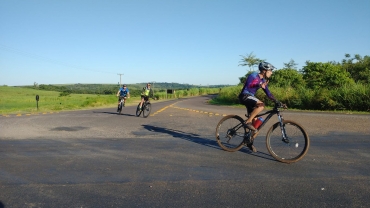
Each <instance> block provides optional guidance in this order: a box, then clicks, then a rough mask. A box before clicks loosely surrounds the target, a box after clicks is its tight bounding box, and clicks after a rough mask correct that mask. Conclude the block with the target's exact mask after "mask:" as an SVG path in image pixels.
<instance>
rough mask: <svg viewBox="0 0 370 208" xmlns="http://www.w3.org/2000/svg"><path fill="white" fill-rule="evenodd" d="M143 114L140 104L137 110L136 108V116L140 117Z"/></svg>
mask: <svg viewBox="0 0 370 208" xmlns="http://www.w3.org/2000/svg"><path fill="white" fill-rule="evenodd" d="M140 114H141V110H140V103H139V105H137V108H136V116H137V117H139V116H140Z"/></svg>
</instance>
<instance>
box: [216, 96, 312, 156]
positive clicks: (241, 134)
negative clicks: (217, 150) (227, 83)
mask: <svg viewBox="0 0 370 208" xmlns="http://www.w3.org/2000/svg"><path fill="white" fill-rule="evenodd" d="M280 108H284V109H287V107H286V105H284V104H282V103H280V102H275V106H274V108H273V109H272V110H269V111H267V112H264V113H259V114H258V115H257V116H256V118H258V117H261V116H264V115H267V117H266V118H265V120H264V121H263V122H262V124H261V125H260V126H259V127H258V128H257V131H256V132H255V131H251V130H249V129H248V128H246V127H245V122H246V120H247V119H248V118H249V112H247V114H245V116H246V117H247V119H245V120H244V119H242V118H241V117H240V116H238V115H227V116H225V117H223V118H222V119H221V120H220V122H219V123H218V124H217V127H216V140H217V143H218V145H219V146H220V147H221V148H222V149H223V150H226V151H228V152H235V151H238V150H240V149H241V148H242V147H243V146H244V145H248V144H253V141H254V139H255V138H256V136H257V135H258V133H259V131H260V130H261V128H263V127H264V126H265V124H266V123H267V122H268V121H269V120H270V118H271V117H272V116H274V115H277V117H278V122H276V123H275V124H273V125H272V126H271V127H270V129H269V130H268V131H267V135H266V147H267V150H268V152H269V153H270V154H271V156H272V157H273V158H275V159H276V160H278V161H280V162H283V163H293V162H297V161H299V160H301V159H302V158H303V157H304V156H305V155H306V153H307V151H308V148H309V146H310V139H309V137H308V134H307V132H306V131H305V130H304V128H303V127H302V126H301V125H299V124H298V123H297V122H295V121H290V120H284V119H283V116H282V115H281V113H280V110H279V109H280Z"/></svg>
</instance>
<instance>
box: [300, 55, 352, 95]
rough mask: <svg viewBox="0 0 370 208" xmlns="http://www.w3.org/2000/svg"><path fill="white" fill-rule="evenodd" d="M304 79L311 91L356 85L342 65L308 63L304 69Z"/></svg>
mask: <svg viewBox="0 0 370 208" xmlns="http://www.w3.org/2000/svg"><path fill="white" fill-rule="evenodd" d="M302 72H303V79H304V80H305V81H306V84H307V85H306V86H307V87H308V88H311V89H314V90H316V89H319V88H325V89H335V88H338V87H341V86H342V85H344V84H351V83H354V81H353V79H351V77H350V74H349V73H348V72H346V71H345V70H344V69H343V68H342V67H341V66H340V65H338V64H333V63H330V62H328V63H321V62H310V61H306V66H304V67H303V69H302Z"/></svg>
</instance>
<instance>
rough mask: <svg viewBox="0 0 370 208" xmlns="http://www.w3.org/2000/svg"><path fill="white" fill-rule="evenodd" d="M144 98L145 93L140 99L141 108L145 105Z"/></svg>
mask: <svg viewBox="0 0 370 208" xmlns="http://www.w3.org/2000/svg"><path fill="white" fill-rule="evenodd" d="M144 98H145V96H144V95H142V96H141V101H140V106H139V108H141V107H142V106H143V103H144Z"/></svg>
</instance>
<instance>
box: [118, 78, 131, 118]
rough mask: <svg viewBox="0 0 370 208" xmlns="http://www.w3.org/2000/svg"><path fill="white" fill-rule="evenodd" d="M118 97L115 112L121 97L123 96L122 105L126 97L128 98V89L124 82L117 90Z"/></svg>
mask: <svg viewBox="0 0 370 208" xmlns="http://www.w3.org/2000/svg"><path fill="white" fill-rule="evenodd" d="M118 96H119V97H118ZM117 97H118V108H117V112H118V111H119V107H120V106H119V103H120V102H121V99H122V98H123V106H125V103H126V98H130V91H129V90H128V88H127V86H126V85H125V84H124V85H122V87H121V88H119V90H118V92H117Z"/></svg>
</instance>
